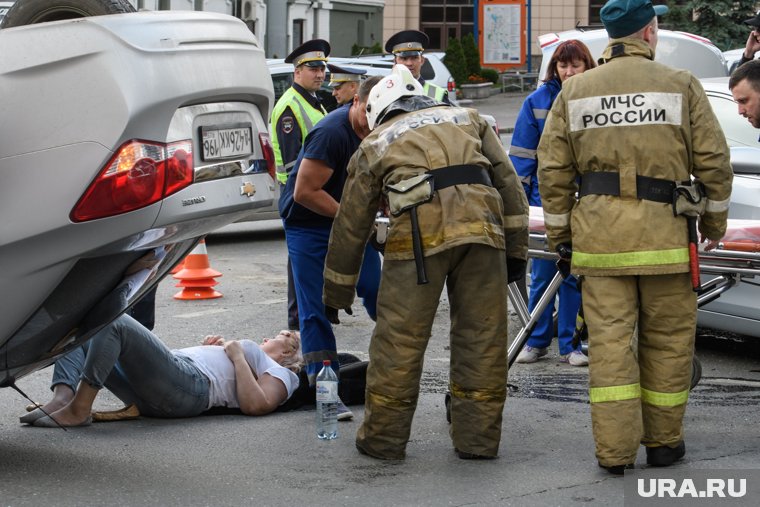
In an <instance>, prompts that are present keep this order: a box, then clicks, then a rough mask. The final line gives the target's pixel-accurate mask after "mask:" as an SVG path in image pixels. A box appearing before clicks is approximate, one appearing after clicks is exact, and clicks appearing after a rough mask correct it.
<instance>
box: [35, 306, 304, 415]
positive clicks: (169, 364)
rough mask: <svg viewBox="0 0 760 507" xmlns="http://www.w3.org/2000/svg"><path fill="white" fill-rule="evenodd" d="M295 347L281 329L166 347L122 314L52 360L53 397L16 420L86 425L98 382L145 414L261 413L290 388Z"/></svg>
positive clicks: (297, 361)
mask: <svg viewBox="0 0 760 507" xmlns="http://www.w3.org/2000/svg"><path fill="white" fill-rule="evenodd" d="M300 345H301V344H300V339H299V336H298V333H297V332H290V331H281V332H280V334H279V335H277V336H276V337H275V338H273V339H267V340H264V342H263V343H262V344H261V345H257V344H256V343H254V342H253V341H251V340H231V341H226V340H224V339H223V338H222V337H221V336H217V335H213V336H207V337H206V338H205V339H204V340H203V344H202V345H200V346H197V347H188V348H184V349H178V350H169V348H168V347H166V345H164V343H163V342H161V341H160V340H159V339H158V338H157V337H156V336H155V335H154V334H153V333H151V332H150V331H149V330H148V329H146V328H145V327H144V326H142V325H141V324H140V323H139V322H137V321H136V320H134V319H133V318H131V317H129V316H127V315H122V316H121V317H119V318H118V319H116V320H115V321H114V322H112V323H111V324H109V325H108V326H106V327H105V328H103V329H102V330H101V331H100V332H98V333H97V334H96V335H95V336H94V337H93V338H92V339H91V340H90V341H89V342H88V343H87V344H86V345H85V346H83V347H80V348H79V349H76V350H74V351H72V352H71V353H69V354H67V355H66V356H64V357H62V358H61V359H59V360H58V361H56V365H55V371H54V374H53V382H52V387H53V392H54V397H53V399H52V400H51V401H50V402H48V403H47V404H46V405H44V406H43V407H42V408H41V409H40V408H37V409H36V410H33V411H32V412H30V413H28V414H26V415H25V416H23V417H21V422H22V423H27V424H32V425H34V426H40V427H58V425H61V426H87V425H89V424H90V423H91V422H92V417H91V413H92V405H93V403H94V401H95V398H96V397H97V394H98V392H99V391H100V389H101V388H103V387H106V388H107V389H108V390H109V391H111V392H113V393H114V394H115V395H116V396H117V397H118V398H119V399H121V400H122V401H123V402H124V403H125V404H127V405H131V404H134V405H136V406H137V409H138V410H139V413H140V414H141V415H146V416H149V417H191V416H196V415H199V414H200V413H202V412H204V411H206V410H208V409H210V408H214V407H228V408H239V409H240V410H241V412H242V413H243V414H245V415H264V414H268V413H270V412H272V411H274V410H275V409H276V408H277V407H278V406H280V405H281V404H283V403H285V401H287V399H288V398H289V397H290V396H291V395H292V394H293V392H294V391H295V389H296V388H297V387H298V376H297V375H296V373H297V372H298V371H299V370H300V369H301V366H302V365H303V357H302V356H301V346H300ZM77 383H78V385H77ZM46 413H47V414H50V417H48V416H47V415H45V414H46ZM51 417H52V419H51Z"/></svg>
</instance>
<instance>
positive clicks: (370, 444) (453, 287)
mask: <svg viewBox="0 0 760 507" xmlns="http://www.w3.org/2000/svg"><path fill="white" fill-rule="evenodd" d="M367 117H368V120H369V126H370V128H374V131H373V132H372V133H371V134H370V135H369V136H367V137H366V138H365V139H364V141H363V142H362V144H361V146H360V147H359V149H358V151H357V152H356V153H355V155H354V157H353V158H352V159H351V163H350V164H349V168H348V179H347V181H346V187H345V190H344V193H343V199H342V200H341V204H340V210H339V211H338V215H337V216H336V218H335V222H334V224H333V228H332V232H331V236H330V244H329V248H328V253H327V260H326V263H325V288H324V296H323V298H324V303H325V305H326V306H328V307H331V308H337V309H341V308H348V307H350V306H351V303H352V300H353V297H354V284H355V283H356V280H357V277H358V274H359V268H360V266H361V261H362V253H363V252H364V245H365V243H366V242H367V237H368V236H369V234H370V231H371V230H372V227H373V221H374V218H375V212H376V211H377V203H378V201H379V200H380V198H381V197H382V196H384V197H386V198H387V199H388V204H389V208H390V213H391V219H390V220H391V222H390V229H389V233H388V238H387V241H386V243H385V256H384V261H383V272H382V277H381V282H380V294H379V296H378V301H377V325H376V326H375V330H374V333H373V336H372V339H371V342H370V346H369V357H370V362H369V368H368V370H367V390H366V402H365V417H364V421H363V424H362V426H361V428H360V429H359V432H358V434H357V437H356V446H357V448H358V449H359V451H360V452H362V453H363V454H367V455H369V456H372V457H375V458H380V459H403V458H404V457H405V454H406V444H407V441H408V439H409V434H410V429H411V424H412V417H413V415H414V410H415V407H416V405H417V399H418V395H419V381H420V375H421V373H422V362H423V356H424V354H425V348H426V347H427V343H428V340H429V338H430V333H431V327H432V324H433V318H434V317H435V313H436V309H437V307H438V302H439V299H440V296H441V291H442V290H443V287H444V284H445V286H446V289H447V293H448V296H449V300H450V305H451V310H450V312H451V322H452V326H451V332H450V345H451V375H450V385H449V386H450V390H451V393H452V398H453V400H452V405H451V438H452V441H453V444H454V448H455V450H456V452H457V454H458V456H459V457H460V458H462V459H475V458H494V457H496V455H497V453H498V448H499V441H500V438H501V417H502V416H501V414H502V409H503V406H504V400H505V398H506V380H507V355H506V347H507V340H506V336H507V292H506V290H507V289H506V284H507V281H508V277H507V273H509V279H512V278H519V277H524V276H525V266H526V258H527V248H528V244H527V243H528V229H527V225H528V215H527V214H528V203H527V199H526V197H525V193H524V192H523V190H522V185H521V184H520V181H519V179H518V178H517V174H516V173H515V170H514V168H513V167H512V164H511V162H510V161H509V158H508V157H507V156H506V153H505V151H504V148H503V147H502V145H501V141H500V140H499V138H498V137H497V136H496V134H495V133H494V132H493V130H492V129H491V128H489V126H488V124H487V123H486V122H485V121H484V120H483V119H482V118H481V117H480V116H479V115H478V113H477V112H476V111H474V110H472V109H464V108H455V107H450V106H448V105H445V104H442V103H440V102H437V101H435V100H433V99H432V98H430V97H428V96H426V95H425V93H424V91H423V89H422V86H421V85H420V84H419V83H418V82H417V81H416V80H415V79H414V78H413V77H412V74H411V73H410V72H409V71H408V69H407V68H406V67H404V66H402V65H395V66H394V67H393V71H392V73H391V74H390V75H389V76H387V77H386V78H384V79H383V80H381V81H380V82H379V83H378V84H377V85H375V86H374V87H373V88H372V90H371V92H370V97H369V101H368V103H367ZM505 251H506V256H505Z"/></svg>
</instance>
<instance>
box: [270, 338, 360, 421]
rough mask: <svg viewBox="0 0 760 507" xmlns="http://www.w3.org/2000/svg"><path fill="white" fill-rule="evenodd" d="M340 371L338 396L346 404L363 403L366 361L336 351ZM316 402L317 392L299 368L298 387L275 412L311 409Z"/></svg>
mask: <svg viewBox="0 0 760 507" xmlns="http://www.w3.org/2000/svg"><path fill="white" fill-rule="evenodd" d="M338 361H339V362H340V372H339V374H338V396H340V399H341V400H342V401H343V403H344V404H346V405H363V404H364V390H365V389H366V387H367V365H368V364H369V362H368V361H362V360H361V359H359V358H358V357H356V356H355V355H353V354H348V353H345V352H339V353H338ZM316 404H317V393H316V389H315V388H314V387H313V386H309V377H307V376H306V372H305V371H303V370H301V373H299V374H298V388H297V389H296V390H295V392H294V393H293V395H292V396H291V397H290V398H289V399H288V401H286V402H285V403H283V404H282V405H280V406H279V407H277V410H275V412H290V411H291V410H298V409H302V410H312V409H314V408H315V407H316Z"/></svg>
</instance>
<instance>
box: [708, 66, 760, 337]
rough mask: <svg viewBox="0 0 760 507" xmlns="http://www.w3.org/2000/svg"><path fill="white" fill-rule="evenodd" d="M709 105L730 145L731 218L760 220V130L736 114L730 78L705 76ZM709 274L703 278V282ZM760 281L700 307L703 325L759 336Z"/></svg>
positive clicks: (742, 285) (748, 282) (745, 283)
mask: <svg viewBox="0 0 760 507" xmlns="http://www.w3.org/2000/svg"><path fill="white" fill-rule="evenodd" d="M701 82H702V86H703V87H704V89H705V92H706V93H707V98H708V99H709V100H710V105H711V106H712V108H713V111H714V112H715V115H716V116H717V117H718V121H719V122H720V126H721V128H722V129H723V134H724V135H725V136H726V141H727V142H728V145H729V146H730V147H731V165H732V166H733V169H734V182H733V188H732V189H731V206H730V208H729V210H728V216H729V218H742V219H752V220H758V219H760V141H758V138H760V129H756V128H754V127H753V126H752V125H750V123H749V122H748V121H747V119H746V118H743V117H741V116H739V114H738V113H737V107H736V103H735V102H734V99H733V97H732V96H731V91H730V90H729V89H728V78H727V77H722V78H713V79H702V80H701ZM709 278H710V277H709V276H708V277H703V281H705V280H707V279H709ZM759 284H760V280H759V279H757V278H752V279H743V281H742V282H741V283H739V284H738V285H737V286H735V287H733V288H732V289H730V290H729V291H727V292H726V293H724V294H723V295H721V296H720V297H719V298H718V299H716V300H715V301H713V302H712V303H710V304H708V305H705V306H703V307H702V308H701V309H700V310H699V314H698V316H699V317H698V323H699V325H700V326H703V327H707V328H711V329H718V330H722V331H730V332H733V333H739V334H743V335H748V336H755V337H760V287H758V285H759Z"/></svg>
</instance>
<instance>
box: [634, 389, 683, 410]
mask: <svg viewBox="0 0 760 507" xmlns="http://www.w3.org/2000/svg"><path fill="white" fill-rule="evenodd" d="M688 400H689V390H688V389H686V390H685V391H680V392H677V393H658V392H656V391H650V390H649V389H644V388H643V387H642V388H641V401H643V402H645V403H649V404H650V405H655V406H658V407H677V406H678V405H683V404H684V403H686V402H687V401H688Z"/></svg>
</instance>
